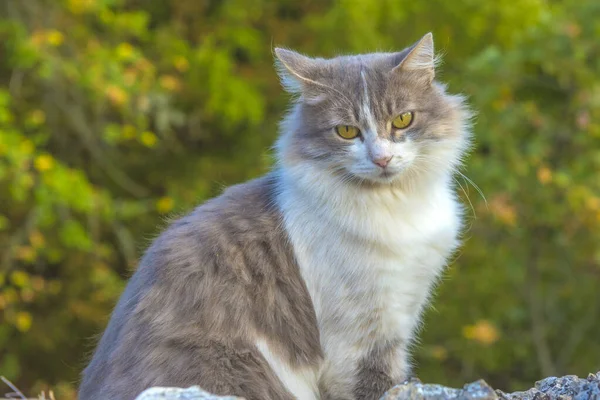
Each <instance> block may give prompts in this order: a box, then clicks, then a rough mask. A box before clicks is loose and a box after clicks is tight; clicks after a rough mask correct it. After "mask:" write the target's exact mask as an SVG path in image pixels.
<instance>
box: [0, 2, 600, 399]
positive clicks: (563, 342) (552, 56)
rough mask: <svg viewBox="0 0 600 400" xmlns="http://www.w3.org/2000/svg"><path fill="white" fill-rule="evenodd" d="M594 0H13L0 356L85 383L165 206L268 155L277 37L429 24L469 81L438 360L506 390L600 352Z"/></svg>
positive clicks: (328, 41) (67, 391)
mask: <svg viewBox="0 0 600 400" xmlns="http://www.w3.org/2000/svg"><path fill="white" fill-rule="evenodd" d="M598 21H600V2H598V1H597V0H560V1H559V0H556V1H550V2H548V1H542V0H497V1H494V2H480V1H475V0H463V1H456V2H448V1H443V0H431V1H427V2H422V1H408V0H393V1H392V0H382V1H376V2H375V1H367V0H364V1H358V0H348V1H331V0H330V1H302V2H299V1H293V0H282V1H277V2H275V1H270V0H252V1H244V0H223V1H218V0H212V1H210V0H206V1H198V0H145V1H141V0H20V1H19V0H0V249H1V251H0V309H1V310H2V314H0V374H1V375H5V376H6V377H7V378H8V379H10V380H12V381H13V382H14V383H15V384H16V385H17V386H18V387H20V388H21V389H22V390H23V391H24V392H27V393H30V394H35V393H37V392H39V391H40V390H47V389H48V387H51V388H52V389H53V390H54V392H55V394H56V397H57V398H61V399H70V398H75V389H76V387H77V380H78V374H79V372H80V370H81V368H82V367H83V365H84V364H85V360H86V354H89V352H90V351H91V350H92V349H93V346H94V337H95V335H97V334H98V333H100V332H101V331H102V329H103V327H104V325H105V324H106V322H107V319H108V316H109V313H110V311H111V309H112V306H113V305H114V303H115V301H116V299H117V298H118V296H119V294H120V292H121V290H122V289H123V286H124V281H125V279H126V277H127V276H128V275H129V274H130V272H131V270H133V269H134V268H135V266H136V262H137V259H138V257H139V255H140V253H141V252H142V251H143V249H144V248H145V247H146V246H147V244H148V242H149V240H150V239H151V238H152V237H153V235H155V234H156V233H157V232H158V231H159V230H160V229H162V227H164V225H165V224H166V223H167V220H168V219H169V218H172V217H173V216H176V215H180V214H182V213H184V212H187V211H189V210H190V209H191V208H192V207H193V206H194V205H195V204H198V203H199V202H201V201H203V200H205V199H207V198H209V197H211V196H214V195H216V194H218V193H219V192H220V191H221V190H222V188H223V187H224V186H227V185H230V184H233V183H236V182H240V181H244V180H247V179H249V178H251V177H254V176H257V175H259V174H262V173H263V172H265V171H266V170H267V169H268V168H269V166H270V165H271V162H272V161H271V160H272V159H271V156H270V151H269V146H270V145H271V144H272V143H273V140H274V138H275V137H276V134H277V122H278V120H279V118H280V117H281V115H282V112H283V111H284V110H285V107H286V103H287V97H286V95H285V94H284V93H283V91H282V90H281V88H280V86H279V83H278V81H277V77H276V74H275V72H274V71H273V68H272V46H273V44H277V45H284V46H288V47H291V48H294V49H298V50H300V51H302V52H305V53H308V54H311V55H321V56H331V55H335V54H339V53H350V52H367V51H373V50H377V49H383V50H398V49H401V48H403V47H405V46H406V45H408V44H410V43H412V42H413V41H415V40H417V39H418V38H419V37H420V36H421V35H423V34H424V33H426V32H427V31H432V32H433V33H434V37H435V40H436V44H437V47H438V49H439V51H441V52H442V53H443V54H444V65H443V66H442V69H441V71H440V74H439V75H440V77H441V79H443V80H445V81H447V82H449V86H450V89H451V91H453V92H463V93H465V94H466V95H468V96H469V98H470V102H471V104H472V106H473V108H474V109H475V110H476V111H477V113H478V115H477V117H476V128H475V137H476V147H475V149H474V151H473V153H472V155H471V157H470V158H469V160H468V162H467V164H466V166H465V170H464V171H463V172H464V173H465V175H466V176H468V177H469V178H470V179H471V180H472V181H474V182H476V183H477V185H478V186H479V188H480V189H481V192H482V193H483V194H484V195H485V198H486V199H487V200H486V199H484V196H483V195H481V194H480V193H478V191H477V190H476V189H475V186H474V185H472V184H471V183H470V182H468V180H467V179H466V178H465V179H462V178H460V179H458V183H459V184H460V187H458V189H459V191H460V192H461V193H462V196H463V197H464V201H465V204H466V205H467V209H466V210H467V217H468V224H467V225H468V230H467V231H466V233H465V245H464V247H463V249H462V250H461V252H460V254H459V255H458V256H457V257H456V258H457V259H456V260H455V261H454V262H453V263H452V265H451V267H450V269H449V272H448V273H447V275H446V276H445V279H444V280H443V283H442V284H441V286H440V292H439V294H438V295H437V296H436V299H435V301H434V307H433V308H432V309H431V310H429V311H428V314H427V318H426V321H425V325H424V328H423V331H422V334H421V340H420V343H419V344H417V345H416V346H415V358H416V360H415V361H416V365H417V367H416V372H417V373H418V374H419V376H420V377H421V379H423V380H426V381H435V382H439V383H443V384H448V385H454V386H456V385H459V386H460V385H462V384H463V383H464V382H466V381H471V380H475V379H477V378H479V377H482V378H485V379H486V380H487V381H488V382H489V383H490V384H491V385H492V386H494V387H498V388H502V389H504V390H506V391H511V390H516V389H522V388H525V387H530V386H531V383H532V382H533V381H535V380H537V379H539V378H541V377H543V376H547V375H552V374H558V375H563V374H567V373H573V374H579V375H585V374H587V373H588V372H592V371H595V370H598V369H600V364H599V362H598V360H600V341H599V340H598V332H599V331H600V294H599V293H600V291H599V290H598V287H599V285H600V246H598V243H600V179H599V177H598V176H599V175H598V171H600V122H599V121H600V23H599V22H598Z"/></svg>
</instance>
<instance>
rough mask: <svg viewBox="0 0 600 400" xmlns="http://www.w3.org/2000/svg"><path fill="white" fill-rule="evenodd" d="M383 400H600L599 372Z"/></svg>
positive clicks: (202, 398)
mask: <svg viewBox="0 0 600 400" xmlns="http://www.w3.org/2000/svg"><path fill="white" fill-rule="evenodd" d="M136 400H244V399H242V398H241V397H232V396H217V395H214V394H210V393H208V392H205V391H204V390H202V389H201V388H200V387H199V386H192V387H189V388H187V389H180V388H161V387H155V388H151V389H148V390H145V391H144V392H143V393H141V394H140V395H139V396H138V397H137V398H136ZM380 400H600V372H597V373H596V374H590V375H589V376H588V377H587V378H585V379H583V378H579V377H577V376H575V375H567V376H563V377H560V378H558V377H549V378H546V379H543V380H541V381H538V382H536V384H535V387H534V388H531V389H529V390H527V391H523V392H514V393H504V392H503V391H501V390H494V389H492V388H491V387H490V386H489V385H488V384H487V383H486V382H485V381H483V380H478V381H475V382H473V383H468V384H466V385H464V386H463V387H462V389H455V388H449V387H446V386H442V385H435V384H426V383H422V382H421V381H420V380H418V379H415V378H413V379H410V380H408V381H407V382H404V383H403V384H400V385H397V386H394V387H393V388H391V389H390V390H389V391H388V392H387V393H386V394H385V395H384V396H383V397H382V398H381V399H380Z"/></svg>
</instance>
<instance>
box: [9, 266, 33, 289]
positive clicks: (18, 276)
mask: <svg viewBox="0 0 600 400" xmlns="http://www.w3.org/2000/svg"><path fill="white" fill-rule="evenodd" d="M10 280H11V282H12V283H13V284H14V285H15V286H17V287H23V286H27V285H29V275H28V274H27V273H26V272H23V271H18V270H17V271H14V272H13V273H12V274H10Z"/></svg>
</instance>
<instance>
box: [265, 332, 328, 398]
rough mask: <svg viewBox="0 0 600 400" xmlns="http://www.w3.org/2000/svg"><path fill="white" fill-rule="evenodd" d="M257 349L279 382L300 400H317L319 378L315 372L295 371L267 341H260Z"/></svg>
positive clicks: (305, 369)
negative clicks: (275, 352) (276, 353)
mask: <svg viewBox="0 0 600 400" xmlns="http://www.w3.org/2000/svg"><path fill="white" fill-rule="evenodd" d="M256 348H257V349H258V350H259V351H260V352H261V354H262V355H263V357H264V358H265V359H266V360H267V362H268V363H269V365H270V366H271V368H272V369H273V371H274V372H275V374H276V375H277V377H278V378H279V380H280V381H281V382H282V383H283V385H284V386H285V387H286V388H287V390H288V391H289V392H290V393H292V394H293V395H294V396H295V397H296V399H298V400H317V399H319V394H318V393H319V391H318V388H317V383H318V380H317V379H318V377H317V372H318V371H315V370H311V369H308V368H304V369H293V368H292V367H290V366H289V365H288V364H287V363H286V362H285V361H283V360H282V359H281V358H280V357H278V356H277V355H275V354H274V353H273V352H272V351H271V349H270V348H269V345H268V344H267V342H266V341H265V340H262V339H258V340H257V341H256Z"/></svg>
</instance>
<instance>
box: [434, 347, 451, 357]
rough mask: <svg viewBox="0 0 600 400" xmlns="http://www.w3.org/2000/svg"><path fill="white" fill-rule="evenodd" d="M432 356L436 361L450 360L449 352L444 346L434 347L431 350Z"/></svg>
mask: <svg viewBox="0 0 600 400" xmlns="http://www.w3.org/2000/svg"><path fill="white" fill-rule="evenodd" d="M431 356H432V357H433V358H435V359H436V360H445V359H446V358H448V350H446V348H445V347H443V346H433V347H432V349H431Z"/></svg>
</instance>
